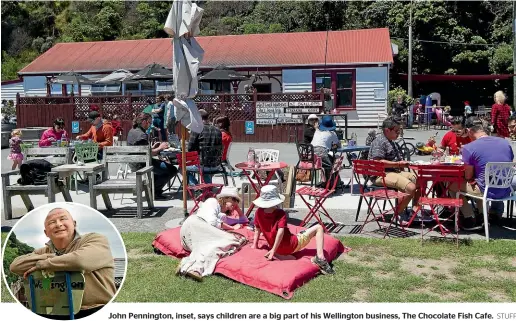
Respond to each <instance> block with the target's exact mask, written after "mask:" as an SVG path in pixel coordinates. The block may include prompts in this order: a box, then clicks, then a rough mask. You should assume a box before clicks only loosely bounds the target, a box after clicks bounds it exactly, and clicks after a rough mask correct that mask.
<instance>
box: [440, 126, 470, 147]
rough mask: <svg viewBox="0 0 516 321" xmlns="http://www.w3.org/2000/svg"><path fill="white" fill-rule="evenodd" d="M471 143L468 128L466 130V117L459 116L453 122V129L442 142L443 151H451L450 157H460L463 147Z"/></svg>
mask: <svg viewBox="0 0 516 321" xmlns="http://www.w3.org/2000/svg"><path fill="white" fill-rule="evenodd" d="M469 143H471V138H469V136H468V132H467V131H466V128H464V117H462V116H458V117H455V118H454V119H453V120H452V128H451V130H450V131H449V132H447V133H446V134H445V135H444V136H443V139H442V140H441V149H442V150H446V148H448V149H449V151H450V155H459V154H460V152H461V150H462V147H463V146H464V145H466V144H469Z"/></svg>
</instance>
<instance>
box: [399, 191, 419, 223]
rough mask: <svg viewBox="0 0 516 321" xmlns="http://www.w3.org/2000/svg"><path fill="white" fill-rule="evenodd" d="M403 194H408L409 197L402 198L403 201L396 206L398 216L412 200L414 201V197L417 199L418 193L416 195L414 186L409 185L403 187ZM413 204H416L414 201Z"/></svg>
mask: <svg viewBox="0 0 516 321" xmlns="http://www.w3.org/2000/svg"><path fill="white" fill-rule="evenodd" d="M405 193H407V194H410V196H407V197H405V198H403V200H402V201H401V202H400V203H399V204H398V215H399V214H401V213H403V211H404V210H405V209H406V208H407V206H408V204H409V203H410V201H411V200H412V199H413V198H414V200H415V199H416V196H417V198H419V195H418V194H419V193H416V185H415V184H414V183H409V184H408V185H407V187H405ZM414 203H415V204H417V202H416V201H414Z"/></svg>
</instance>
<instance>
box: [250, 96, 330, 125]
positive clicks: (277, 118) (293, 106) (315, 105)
mask: <svg viewBox="0 0 516 321" xmlns="http://www.w3.org/2000/svg"><path fill="white" fill-rule="evenodd" d="M321 107H322V102H321V101H292V102H284V101H259V102H256V125H276V124H302V123H303V117H302V115H303V114H318V113H319V111H320V108H321Z"/></svg>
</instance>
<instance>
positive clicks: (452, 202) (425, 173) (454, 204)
mask: <svg viewBox="0 0 516 321" xmlns="http://www.w3.org/2000/svg"><path fill="white" fill-rule="evenodd" d="M417 172H418V178H417V179H418V185H419V186H421V190H422V195H421V198H420V199H419V203H418V205H417V211H416V212H414V214H413V215H412V216H411V218H410V219H409V222H408V225H410V224H411V223H412V221H413V220H414V219H415V217H416V215H417V213H418V212H420V211H422V210H423V208H424V207H425V206H426V207H430V211H431V212H432V217H433V218H434V220H435V222H436V224H435V225H434V226H433V227H431V228H428V230H427V231H426V232H424V222H423V221H421V242H423V237H424V236H425V235H426V234H428V233H429V232H431V231H433V230H435V229H437V228H439V232H440V233H441V235H442V236H444V237H446V235H447V234H451V235H452V236H453V238H454V239H455V240H456V242H457V246H458V245H459V227H458V223H459V209H460V207H461V206H462V199H460V198H454V197H451V196H450V193H449V189H450V186H451V185H453V184H455V186H461V184H462V183H463V181H464V172H465V167H464V166H458V165H457V166H449V165H425V166H420V167H419V168H418V171H417ZM437 186H439V187H440V188H439V189H440V192H439V194H438V195H436V193H435V190H436V187H437ZM425 187H426V188H425ZM442 207H446V208H454V211H453V213H452V214H451V215H449V216H442V215H441V216H440V215H439V214H440V213H439V211H438V208H442ZM450 221H453V222H454V231H455V233H457V234H456V235H453V234H452V232H451V231H450V230H449V229H448V228H447V227H446V226H444V225H443V223H445V222H450Z"/></svg>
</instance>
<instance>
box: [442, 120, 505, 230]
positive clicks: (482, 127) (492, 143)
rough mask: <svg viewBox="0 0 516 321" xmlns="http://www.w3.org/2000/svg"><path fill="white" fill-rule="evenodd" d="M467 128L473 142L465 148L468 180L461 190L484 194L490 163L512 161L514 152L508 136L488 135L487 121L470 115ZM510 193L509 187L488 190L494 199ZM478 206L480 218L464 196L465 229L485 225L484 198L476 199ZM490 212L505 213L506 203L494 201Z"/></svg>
mask: <svg viewBox="0 0 516 321" xmlns="http://www.w3.org/2000/svg"><path fill="white" fill-rule="evenodd" d="M466 129H467V131H468V135H469V137H470V138H471V140H472V142H471V143H469V144H467V145H465V146H464V147H463V148H462V160H463V161H464V164H465V165H466V173H465V178H466V180H467V181H468V182H467V183H463V185H462V186H461V187H460V190H461V191H462V192H466V193H468V194H472V195H476V196H482V195H483V194H484V190H485V168H486V165H487V163H492V162H512V161H513V159H514V153H513V151H512V148H511V145H510V144H509V142H507V141H506V140H505V139H503V138H499V137H494V136H489V135H488V134H487V133H488V132H489V130H488V124H487V123H486V122H483V121H482V120H480V119H478V118H477V117H470V118H468V120H466ZM494 151H496V152H494ZM455 185H456V184H454V185H452V186H450V191H456V190H457V186H455ZM510 192H511V189H510V188H507V189H501V188H496V189H491V190H489V191H488V193H487V196H488V197H489V198H492V199H499V198H505V197H507V196H509V194H510ZM495 204H496V205H495ZM499 205H501V206H499ZM477 209H478V212H479V215H478V217H477V216H475V214H474V212H473V208H472V207H471V204H469V202H468V201H467V200H466V199H464V203H463V205H462V207H461V212H462V215H464V219H462V220H461V222H462V228H463V229H464V230H477V229H481V228H482V226H483V225H484V222H483V214H482V202H481V201H477ZM500 211H501V213H500ZM490 212H491V213H490V214H493V215H495V216H501V214H503V203H501V202H493V205H492V206H491V209H490Z"/></svg>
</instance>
